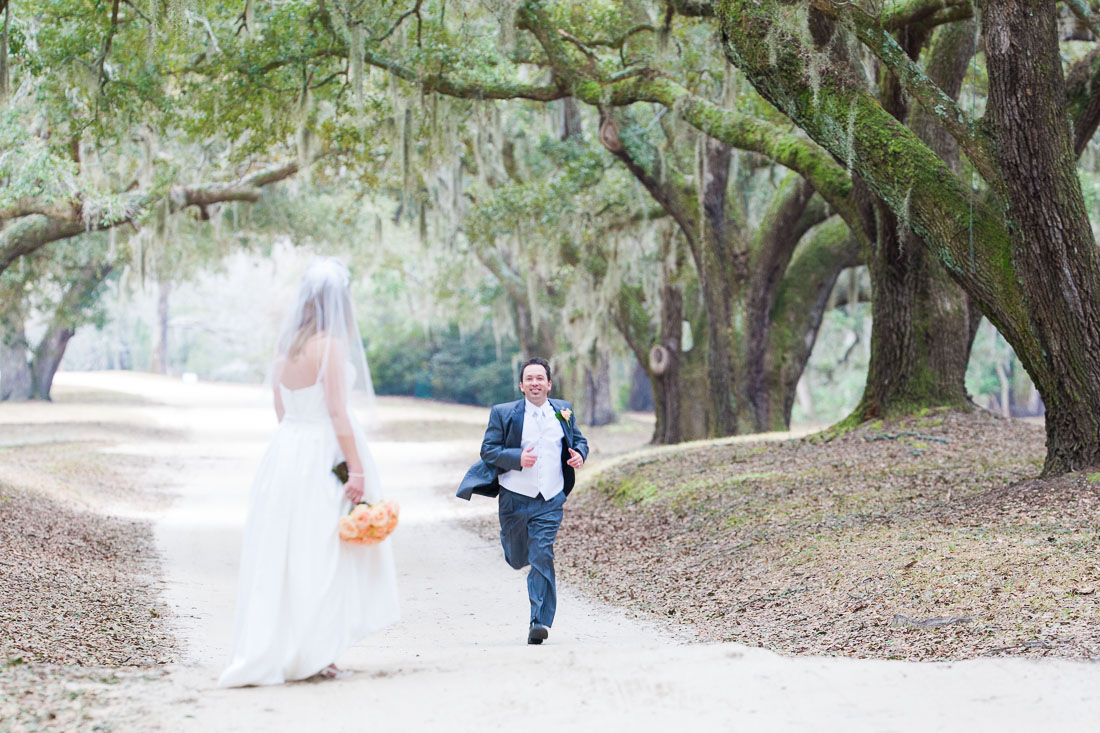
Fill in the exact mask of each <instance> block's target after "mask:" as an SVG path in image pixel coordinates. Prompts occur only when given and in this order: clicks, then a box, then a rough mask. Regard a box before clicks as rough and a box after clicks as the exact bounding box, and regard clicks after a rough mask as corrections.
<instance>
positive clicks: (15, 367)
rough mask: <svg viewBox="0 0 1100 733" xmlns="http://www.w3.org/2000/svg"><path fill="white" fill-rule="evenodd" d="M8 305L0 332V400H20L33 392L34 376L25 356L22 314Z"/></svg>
mask: <svg viewBox="0 0 1100 733" xmlns="http://www.w3.org/2000/svg"><path fill="white" fill-rule="evenodd" d="M10 305H11V304H9V311H8V312H7V313H5V314H4V317H3V332H2V333H0V400H11V401H12V402H22V401H24V400H29V399H30V398H31V395H32V394H33V393H34V377H33V375H32V373H31V365H30V361H29V360H28V358H27V356H28V354H27V334H26V331H25V330H24V327H23V316H22V314H21V313H19V312H17V311H16V310H15V309H14V308H10Z"/></svg>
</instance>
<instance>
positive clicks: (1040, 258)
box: [718, 0, 1100, 475]
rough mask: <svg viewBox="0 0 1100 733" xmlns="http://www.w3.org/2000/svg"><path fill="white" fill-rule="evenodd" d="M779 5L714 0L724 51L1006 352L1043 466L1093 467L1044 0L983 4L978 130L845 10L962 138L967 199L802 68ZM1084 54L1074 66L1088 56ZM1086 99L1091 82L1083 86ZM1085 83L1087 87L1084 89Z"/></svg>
mask: <svg viewBox="0 0 1100 733" xmlns="http://www.w3.org/2000/svg"><path fill="white" fill-rule="evenodd" d="M791 7H792V3H791V2H781V1H780V0H752V1H751V2H750V1H749V0H723V1H722V2H721V3H720V5H719V8H718V18H719V22H720V24H721V28H722V39H723V48H724V50H725V51H726V55H727V58H729V60H730V61H731V62H732V63H734V64H736V65H737V66H738V67H739V68H741V69H742V71H744V72H745V74H746V76H747V77H748V78H749V80H750V81H751V83H752V84H753V85H754V86H755V87H756V89H757V90H758V91H759V92H760V93H761V94H762V95H763V96H764V97H765V98H767V99H768V100H769V101H771V102H772V103H773V104H775V105H776V106H777V107H778V108H779V109H780V110H781V111H783V112H784V113H785V114H786V115H787V116H788V117H790V118H791V119H792V120H793V121H794V122H795V123H796V124H797V125H799V127H801V128H802V129H803V130H805V131H806V132H807V133H808V134H809V135H810V136H811V137H812V138H813V139H814V140H815V141H817V142H818V143H819V144H821V145H822V146H823V147H825V148H826V149H827V150H829V151H830V152H831V153H833V155H835V156H837V157H838V158H840V159H843V160H846V161H848V162H849V163H850V165H851V167H852V169H853V171H854V172H855V173H857V174H858V175H859V177H860V178H861V179H862V180H863V181H864V182H866V184H867V186H868V187H869V188H870V189H871V190H872V191H873V192H874V193H875V194H876V195H877V196H879V197H880V198H881V199H882V200H883V201H884V202H885V204H886V205H887V206H888V207H889V209H890V210H891V211H892V212H893V213H894V214H895V215H896V216H899V217H902V218H905V219H907V220H908V222H909V225H910V228H911V229H912V230H913V231H914V232H915V233H916V234H917V235H918V236H919V237H920V240H921V241H922V242H923V244H924V245H925V246H926V247H928V249H929V250H930V251H931V252H932V253H933V254H934V255H935V257H936V258H937V260H938V261H939V262H940V263H941V264H943V265H944V267H945V268H946V269H947V271H948V272H949V273H950V275H951V277H952V278H953V279H954V280H955V281H956V282H957V283H959V284H960V285H961V286H962V287H963V289H964V290H965V291H966V292H967V294H968V295H969V296H970V297H971V298H973V299H974V300H975V301H976V302H977V303H978V305H979V306H980V308H981V310H982V313H983V314H984V315H985V316H986V317H988V318H989V319H990V320H991V321H992V322H993V324H994V325H995V326H996V327H997V328H998V330H999V331H1000V332H1001V334H1002V335H1003V336H1004V337H1005V339H1006V340H1007V341H1008V342H1009V343H1010V344H1011V345H1012V347H1013V349H1014V350H1015V351H1016V354H1017V355H1018V356H1019V358H1020V360H1021V362H1022V363H1023V364H1024V366H1025V368H1026V369H1027V371H1028V373H1029V374H1030V376H1031V377H1032V380H1033V381H1034V383H1035V385H1036V387H1037V389H1038V390H1039V392H1040V394H1041V395H1042V398H1043V402H1044V403H1045V404H1046V407H1047V421H1046V425H1047V460H1046V465H1045V467H1044V473H1045V474H1047V475H1051V474H1057V473H1062V472H1065V471H1070V470H1076V469H1079V468H1083V467H1086V466H1095V465H1097V464H1100V361H1098V360H1097V358H1096V354H1097V353H1100V299H1098V297H1097V296H1098V295H1100V293H1098V292H1097V291H1098V289H1100V258H1098V252H1097V246H1096V242H1095V239H1094V238H1093V235H1092V232H1091V228H1090V225H1089V221H1088V218H1087V216H1086V214H1085V206H1084V196H1083V194H1082V191H1081V187H1080V182H1079V181H1078V179H1077V174H1076V166H1075V157H1076V156H1075V144H1074V143H1075V141H1074V138H1073V136H1072V134H1071V127H1070V125H1068V124H1066V117H1065V115H1066V110H1067V109H1073V108H1074V105H1073V104H1071V103H1070V102H1071V100H1069V99H1068V98H1067V93H1066V85H1065V80H1064V75H1063V71H1062V62H1061V59H1060V57H1059V48H1058V40H1057V36H1056V32H1055V31H1056V29H1055V25H1056V24H1055V18H1056V13H1055V4H1054V3H1053V2H1051V1H1049V0H1048V1H1043V2H1038V1H1036V2H1021V3H1016V2H1010V1H1007V0H994V1H993V2H992V3H990V4H987V5H985V6H983V10H984V13H983V22H982V29H983V44H984V48H985V51H986V60H987V68H988V73H989V98H988V102H987V108H986V109H987V112H986V120H985V124H983V125H978V124H976V123H975V122H974V121H972V120H971V119H970V118H969V116H968V115H967V114H966V113H965V111H964V110H962V109H960V108H959V107H958V105H957V104H955V102H954V101H953V100H952V99H951V98H950V96H949V95H948V94H947V93H946V92H944V90H942V89H940V88H939V87H938V86H937V85H936V84H935V83H934V82H933V81H931V80H930V79H929V78H928V76H927V75H925V74H924V73H923V70H921V69H919V68H917V66H916V64H915V63H914V62H913V61H912V59H911V58H909V57H908V56H907V55H906V54H905V52H904V51H903V50H902V49H901V48H900V47H899V46H898V45H897V43H896V42H894V41H893V39H892V37H891V36H890V35H889V33H887V32H886V30H888V29H886V28H884V27H883V25H882V23H881V22H880V20H879V19H876V18H872V17H871V16H869V15H867V14H866V13H864V12H863V11H862V10H860V9H859V8H857V7H854V6H851V5H849V4H844V5H840V4H836V5H834V4H832V3H831V2H828V1H823V2H820V3H815V5H814V9H813V10H811V14H813V13H824V14H826V15H829V16H831V17H833V18H841V17H843V18H844V21H845V22H844V23H838V24H837V26H836V27H837V28H838V29H839V30H838V32H842V33H847V32H849V31H848V30H846V29H852V32H854V33H855V34H856V36H857V37H858V38H859V40H860V41H861V42H862V43H863V44H864V45H865V46H867V47H868V48H869V49H870V50H871V51H872V52H873V53H874V54H875V55H876V56H877V57H878V59H879V60H880V61H881V63H882V64H883V65H884V66H886V67H888V68H890V69H891V70H893V71H894V72H895V73H896V74H897V75H898V78H899V79H900V80H901V81H902V83H903V84H904V86H905V89H906V92H907V93H908V94H909V95H910V96H911V97H912V98H913V99H914V100H915V101H916V102H917V103H919V104H920V105H921V107H922V109H924V110H925V112H926V113H928V114H930V115H932V116H933V117H934V118H935V119H936V122H937V124H938V126H940V127H942V128H943V129H944V130H945V131H946V132H948V133H949V134H950V135H951V136H952V138H953V139H954V140H955V142H956V143H957V144H958V146H959V149H960V152H961V153H962V154H964V155H965V156H966V157H967V159H968V161H969V163H970V164H971V166H973V169H974V170H975V171H976V172H977V173H978V174H979V175H980V176H981V178H982V179H983V180H984V182H985V185H986V186H987V187H988V189H987V192H986V193H985V194H984V195H981V196H976V195H974V194H973V193H972V191H971V187H970V186H969V185H968V184H966V183H964V182H963V181H962V180H961V179H960V176H959V175H957V174H956V173H955V172H954V171H953V170H952V169H951V166H950V165H948V163H947V162H945V161H944V160H943V159H942V158H941V157H940V156H939V155H937V153H936V152H935V151H934V150H933V149H932V148H931V147H930V146H929V145H928V144H927V143H926V142H925V141H923V140H921V139H920V137H919V136H918V135H917V134H916V133H915V132H914V131H913V130H911V129H908V128H907V127H905V126H904V125H902V124H901V123H899V122H898V120H897V119H895V118H894V117H893V116H892V115H891V114H890V113H889V112H888V111H887V110H886V109H884V108H883V106H882V105H881V103H880V102H879V100H877V99H875V98H874V97H872V95H870V94H869V93H868V92H867V90H866V88H865V86H864V85H863V84H862V82H861V81H860V73H859V71H860V70H857V69H854V68H846V67H845V66H844V65H843V64H839V63H834V64H833V65H832V66H831V67H830V69H829V73H828V74H821V75H815V74H812V73H810V72H811V70H810V69H808V68H807V64H806V56H805V54H806V53H808V52H809V53H817V51H816V49H805V48H803V44H802V42H801V41H800V40H799V36H798V34H797V33H796V32H792V31H791V29H790V28H789V25H787V24H786V21H784V20H783V17H784V16H786V15H787V14H788V11H789V10H790V8H791ZM1087 62H1088V60H1086V62H1085V63H1087ZM1092 86H1093V91H1092V92H1091V95H1095V94H1096V92H1097V91H1100V86H1097V85H1095V84H1094V85H1092ZM1086 88H1087V87H1086Z"/></svg>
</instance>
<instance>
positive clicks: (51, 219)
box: [0, 163, 298, 273]
mask: <svg viewBox="0 0 1100 733" xmlns="http://www.w3.org/2000/svg"><path fill="white" fill-rule="evenodd" d="M297 171H298V164H297V163H289V164H287V165H283V166H278V167H275V168H270V169H267V170H263V171H260V172H258V173H253V174H250V175H248V176H245V177H244V178H242V179H240V180H239V181H237V182H236V183H207V184H200V185H193V186H175V187H173V188H172V189H171V191H170V192H169V194H168V196H169V202H170V207H171V211H173V212H176V211H180V210H181V209H184V208H187V207H188V206H199V207H205V206H210V205H212V204H217V203H224V202H227V201H250V202H251V201H257V200H258V199H259V198H260V189H261V188H262V187H264V186H267V185H270V184H272V183H275V182H276V181H281V180H283V179H286V178H289V177H290V176H292V175H294V174H295V173H296V172H297ZM158 200H160V196H158V195H154V194H152V193H148V192H146V193H138V194H133V195H131V196H129V197H127V200H126V202H125V204H124V205H123V206H122V207H120V210H119V211H118V212H117V213H115V214H113V215H111V216H107V217H92V218H89V219H85V216H84V215H83V213H82V211H83V207H82V205H81V204H80V202H79V201H73V202H70V204H69V205H68V207H67V208H65V209H63V210H64V215H63V216H53V215H45V214H43V213H33V214H31V215H29V216H23V217H21V218H19V219H16V220H13V221H11V222H10V223H9V224H8V225H7V227H5V228H4V229H3V230H2V231H0V273H2V272H4V270H6V269H7V268H8V267H10V266H11V264H12V263H13V262H15V260H17V259H18V258H20V257H22V256H23V255H27V254H30V253H32V252H34V251H36V250H38V249H40V248H42V247H44V246H46V245H47V244H50V243H52V242H57V241H60V240H63V239H68V238H70V237H75V236H76V235H78V234H83V233H84V232H91V231H102V230H105V229H111V228H112V227H116V226H119V225H122V224H126V223H128V222H132V221H136V220H137V219H138V218H140V217H141V216H142V215H143V214H144V213H145V212H146V211H148V210H149V209H150V208H151V207H152V205H153V204H154V203H156V202H157V201H158ZM54 213H58V212H57V211H55V212H54Z"/></svg>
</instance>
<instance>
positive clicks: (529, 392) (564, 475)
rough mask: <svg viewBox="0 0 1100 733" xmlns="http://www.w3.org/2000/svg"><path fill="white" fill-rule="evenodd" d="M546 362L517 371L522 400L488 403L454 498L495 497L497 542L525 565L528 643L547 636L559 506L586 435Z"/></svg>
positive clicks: (584, 452) (515, 563)
mask: <svg viewBox="0 0 1100 733" xmlns="http://www.w3.org/2000/svg"><path fill="white" fill-rule="evenodd" d="M551 384H552V383H551V381H550V364H549V363H548V362H547V361H546V360H545V359H531V360H529V361H528V362H527V363H526V364H524V365H523V368H522V369H521V370H520V383H519V390H520V392H522V393H523V399H522V400H517V401H515V402H505V403H504V404H500V405H494V406H493V409H492V411H491V412H490V413H489V427H488V428H486V429H485V439H484V440H483V441H482V443H481V460H480V461H478V462H477V463H475V464H474V465H473V466H472V467H471V468H470V470H469V471H467V472H466V476H465V477H464V478H463V479H462V484H461V485H460V486H459V487H458V497H459V498H460V499H466V500H467V501H469V499H470V496H471V494H481V495H483V496H490V497H492V496H498V495H499V499H498V500H497V501H498V513H499V515H500V544H501V545H503V546H504V559H505V561H506V562H507V563H508V564H509V565H511V566H512V567H513V568H515V569H516V570H519V569H520V568H522V567H523V566H524V565H528V564H530V566H531V569H530V570H529V571H528V573H527V594H528V595H529V596H530V598H531V626H530V628H529V629H528V631H527V643H528V644H541V643H542V642H543V641H544V640H545V639H546V638H547V637H548V636H549V628H550V626H551V624H553V623H554V610H555V608H556V606H557V602H558V598H557V587H556V585H555V582H554V538H555V537H556V536H557V534H558V526H559V525H560V524H561V517H562V505H563V504H565V497H566V496H568V494H569V492H570V491H572V490H573V481H574V478H575V474H574V471H575V469H578V468H580V467H581V466H583V465H584V459H585V458H587V457H588V441H587V440H585V439H584V436H583V435H581V431H580V430H578V429H577V423H576V421H575V420H574V419H573V410H572V405H570V404H569V403H568V402H566V401H564V400H551V399H550V397H549V396H550V387H551Z"/></svg>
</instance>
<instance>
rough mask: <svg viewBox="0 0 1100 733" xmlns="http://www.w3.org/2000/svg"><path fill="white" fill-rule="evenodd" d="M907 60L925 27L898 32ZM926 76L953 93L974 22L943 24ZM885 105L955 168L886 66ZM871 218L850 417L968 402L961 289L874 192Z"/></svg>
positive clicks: (947, 141) (952, 156)
mask: <svg viewBox="0 0 1100 733" xmlns="http://www.w3.org/2000/svg"><path fill="white" fill-rule="evenodd" d="M898 35H899V37H900V39H901V45H902V47H903V48H904V50H905V52H906V53H907V54H908V55H909V57H910V58H918V57H919V56H920V54H921V51H922V49H923V48H924V45H925V41H926V39H927V38H928V36H929V33H928V32H925V31H922V30H921V29H920V28H919V27H918V28H917V29H915V30H913V31H911V32H909V31H908V26H906V27H905V29H903V31H902V32H900V33H899V34H898ZM929 51H930V52H929V54H928V55H929V59H930V60H929V65H928V75H929V77H930V78H931V79H932V81H933V82H935V83H936V84H938V85H939V86H940V88H942V89H943V90H944V92H945V93H946V94H948V95H949V96H950V97H951V98H952V99H957V98H958V96H959V91H960V89H961V88H962V83H963V79H964V78H965V76H966V69H967V64H968V62H969V60H970V57H971V56H972V55H973V53H974V27H973V23H972V22H965V23H959V24H955V25H949V26H946V27H944V28H941V29H940V30H939V31H938V36H937V39H936V43H935V44H934V45H933V46H932V48H931V49H930V50H929ZM883 77H884V78H883V80H882V83H881V91H880V99H881V103H882V105H883V107H884V108H885V109H886V110H887V111H888V112H889V113H890V114H892V115H893V116H894V118H895V119H897V120H898V121H899V122H901V123H903V124H908V125H909V127H910V128H911V129H912V130H913V131H914V132H915V133H916V134H917V135H918V136H919V137H920V138H921V139H922V140H923V141H924V142H925V143H927V144H928V146H929V147H930V148H931V149H932V150H933V151H934V152H935V153H936V154H937V155H939V156H940V158H942V159H943V160H944V161H945V162H946V163H947V164H948V165H950V166H951V168H952V169H953V170H955V171H958V170H959V156H958V146H957V145H955V144H954V140H953V139H952V138H951V136H950V135H948V134H947V133H946V132H945V131H944V130H943V129H942V128H941V127H939V125H937V124H936V121H935V119H934V118H933V117H932V116H931V115H929V114H927V113H926V112H924V111H923V110H921V109H920V108H917V109H916V110H910V102H909V100H908V98H907V97H906V95H905V93H904V88H903V86H902V85H901V84H900V82H899V81H898V79H897V76H896V75H895V74H894V73H893V72H892V71H890V70H885V71H884V72H883ZM867 211H868V212H869V213H871V214H873V218H874V220H873V221H871V222H868V226H869V228H870V227H872V226H873V227H874V229H875V237H874V243H875V244H874V246H873V247H872V248H871V252H870V254H869V256H868V258H867V263H868V270H869V272H870V275H871V288H872V292H873V297H872V300H871V314H872V329H871V355H870V362H869V364H868V369H867V384H866V387H865V390H864V393H863V397H862V399H861V400H860V403H859V405H858V406H857V407H856V409H855V410H854V411H853V413H852V419H854V420H855V421H863V420H868V419H871V418H877V417H889V416H897V415H907V414H912V413H913V412H915V411H917V410H919V409H921V408H924V407H931V406H950V407H959V408H969V407H970V400H969V398H968V397H967V394H966V386H965V379H966V366H967V362H968V360H969V355H970V341H971V330H970V313H969V307H968V300H969V299H968V297H967V295H966V293H965V292H964V291H963V290H962V289H961V288H960V287H959V286H958V285H956V284H955V283H954V282H952V281H951V279H950V278H949V277H948V275H947V272H946V271H945V270H944V269H943V267H941V266H940V264H939V263H938V262H936V261H935V258H934V257H933V256H932V255H931V254H929V253H928V252H927V251H926V249H925V248H924V247H923V246H922V244H921V242H920V240H919V238H918V237H916V236H915V235H914V234H913V232H912V231H911V230H910V229H909V227H908V222H907V221H899V219H898V216H897V215H895V213H894V212H893V211H892V210H891V209H890V207H889V206H888V205H887V204H886V203H885V202H884V201H883V200H882V199H881V198H879V197H877V196H874V198H873V206H871V207H867Z"/></svg>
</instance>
